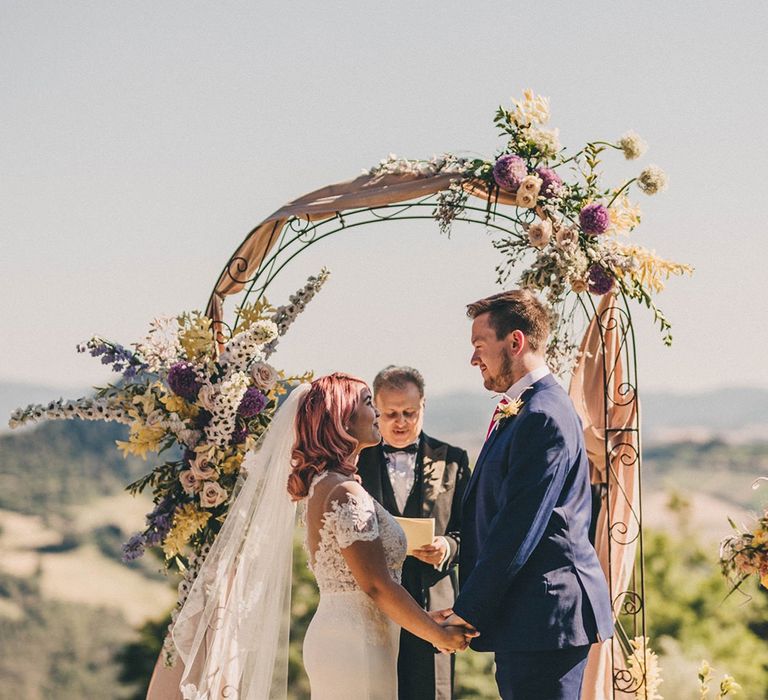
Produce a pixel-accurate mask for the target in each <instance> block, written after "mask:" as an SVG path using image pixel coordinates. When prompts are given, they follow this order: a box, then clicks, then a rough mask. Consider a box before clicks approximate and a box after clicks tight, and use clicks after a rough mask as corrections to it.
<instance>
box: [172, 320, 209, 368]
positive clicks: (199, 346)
mask: <svg viewBox="0 0 768 700" xmlns="http://www.w3.org/2000/svg"><path fill="white" fill-rule="evenodd" d="M179 326H181V330H180V331H179V344H180V345H181V347H182V348H183V349H184V354H185V355H186V357H187V359H188V360H189V361H190V362H194V361H195V360H198V359H200V358H202V357H206V356H212V353H213V351H214V345H213V331H212V330H211V319H210V318H208V317H207V316H204V315H203V314H201V313H200V312H199V311H194V312H193V313H191V314H183V315H181V316H179Z"/></svg>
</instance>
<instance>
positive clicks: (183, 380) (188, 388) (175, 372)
mask: <svg viewBox="0 0 768 700" xmlns="http://www.w3.org/2000/svg"><path fill="white" fill-rule="evenodd" d="M168 386H169V387H171V391H172V392H173V393H174V394H176V395H178V396H181V398H183V399H187V400H188V401H194V400H195V399H196V398H197V392H198V391H200V382H198V381H197V375H196V374H195V368H194V365H192V364H191V363H190V362H177V363H176V364H175V365H172V366H171V369H170V370H169V371H168Z"/></svg>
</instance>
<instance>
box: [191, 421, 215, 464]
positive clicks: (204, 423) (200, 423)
mask: <svg viewBox="0 0 768 700" xmlns="http://www.w3.org/2000/svg"><path fill="white" fill-rule="evenodd" d="M212 417H213V416H212V415H211V414H210V413H209V412H208V411H206V410H205V409H204V408H203V409H200V412H199V413H198V414H197V415H196V416H195V417H194V418H193V419H192V420H193V422H194V424H195V428H197V429H198V430H202V429H203V428H205V427H206V426H207V425H208V423H210V422H211V418H212ZM192 459H194V457H192Z"/></svg>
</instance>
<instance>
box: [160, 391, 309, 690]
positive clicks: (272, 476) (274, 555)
mask: <svg viewBox="0 0 768 700" xmlns="http://www.w3.org/2000/svg"><path fill="white" fill-rule="evenodd" d="M308 390H309V384H302V385H300V386H299V387H297V388H296V389H294V391H293V392H291V394H290V395H289V396H288V398H287V399H286V400H285V401H284V402H283V404H282V405H281V406H280V408H279V409H278V410H277V412H276V413H275V415H274V418H273V420H272V424H271V425H270V428H269V430H268V432H267V435H266V437H265V438H264V442H263V443H262V445H261V447H260V448H259V449H258V450H257V451H255V452H249V453H248V454H247V455H246V457H245V459H244V460H243V468H244V469H245V470H246V473H247V476H246V478H245V479H244V480H243V481H242V483H241V485H240V488H239V491H238V492H237V494H236V496H235V497H234V500H233V502H232V504H231V506H230V508H229V514H228V516H227V518H226V520H225V522H224V525H223V526H222V529H221V531H220V533H219V535H218V536H217V538H216V540H215V542H214V543H213V546H212V547H211V551H210V552H209V554H208V556H207V557H206V559H205V561H204V562H203V565H202V567H201V568H200V572H199V574H198V576H197V578H196V579H195V582H194V584H193V586H192V588H191V590H190V593H189V596H188V598H187V600H186V602H185V603H184V606H183V607H182V609H181V610H180V612H179V616H178V618H177V620H176V624H175V625H174V627H173V632H172V635H173V641H174V644H175V646H176V649H177V651H178V654H179V657H180V658H181V660H182V661H183V662H184V673H183V675H182V680H181V693H182V696H183V698H184V699H185V700H218V699H219V698H231V699H232V700H265V699H266V698H270V699H275V700H277V699H283V698H285V697H286V695H287V683H288V634H289V622H290V602H291V564H292V544H293V533H294V521H295V515H296V504H295V503H294V502H292V501H291V499H290V497H289V495H288V492H287V490H286V484H287V480H288V475H289V472H290V463H291V450H292V448H293V445H294V442H295V429H294V424H295V419H296V413H297V410H298V406H299V404H300V402H301V400H302V399H303V398H304V396H305V395H306V393H307V391H308Z"/></svg>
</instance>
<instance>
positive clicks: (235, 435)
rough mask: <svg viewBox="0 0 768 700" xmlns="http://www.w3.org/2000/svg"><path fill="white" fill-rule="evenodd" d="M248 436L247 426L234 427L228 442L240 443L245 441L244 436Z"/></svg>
mask: <svg viewBox="0 0 768 700" xmlns="http://www.w3.org/2000/svg"><path fill="white" fill-rule="evenodd" d="M247 437H248V428H236V429H235V430H233V431H232V436H231V437H230V438H229V442H230V444H232V445H241V444H242V443H244V442H245V438H247Z"/></svg>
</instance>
